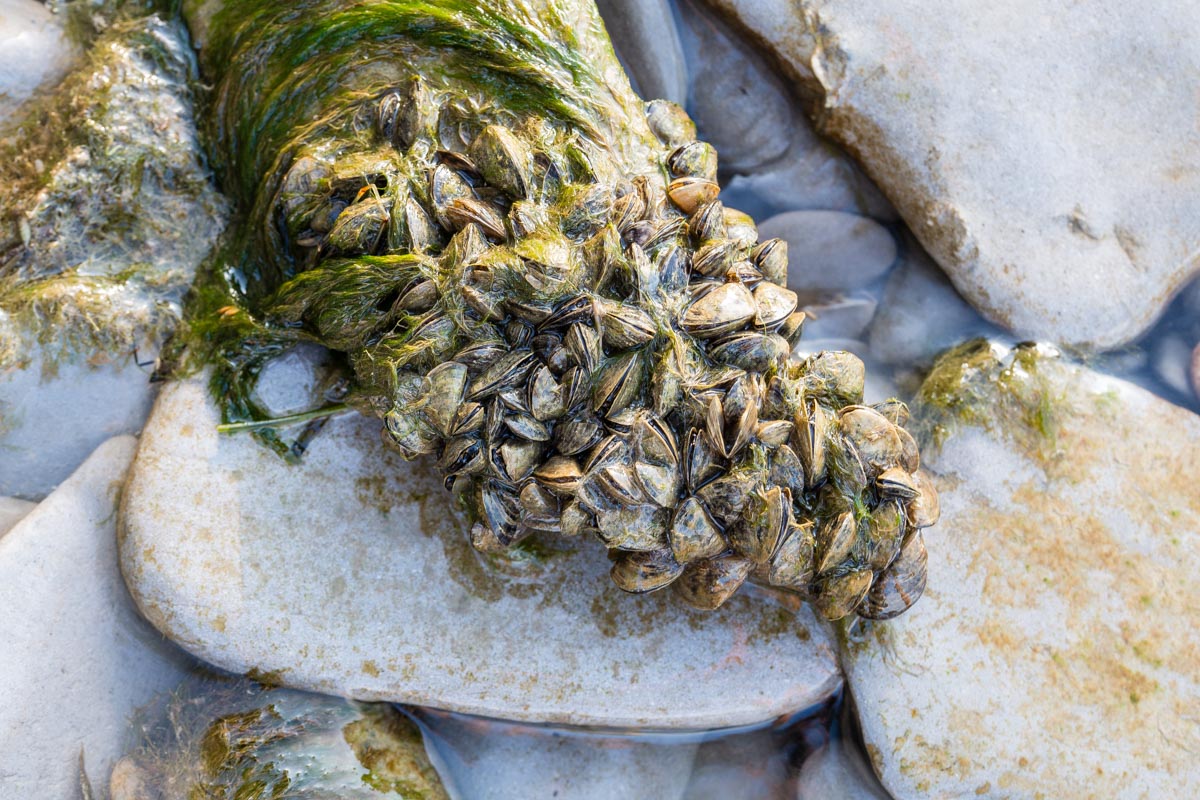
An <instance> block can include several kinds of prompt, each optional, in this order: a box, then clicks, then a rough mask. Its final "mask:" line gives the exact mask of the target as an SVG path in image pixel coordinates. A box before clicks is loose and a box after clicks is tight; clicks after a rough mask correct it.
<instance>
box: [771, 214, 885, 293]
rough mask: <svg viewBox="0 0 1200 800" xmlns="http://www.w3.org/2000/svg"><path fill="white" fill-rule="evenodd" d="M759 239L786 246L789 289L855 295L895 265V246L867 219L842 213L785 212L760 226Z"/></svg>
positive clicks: (879, 228) (879, 226)
mask: <svg viewBox="0 0 1200 800" xmlns="http://www.w3.org/2000/svg"><path fill="white" fill-rule="evenodd" d="M758 231H759V236H760V237H761V238H762V239H763V240H766V239H773V238H780V239H783V240H784V241H786V242H787V243H788V278H787V282H788V288H790V289H792V290H793V291H797V292H799V291H814V290H822V289H824V290H832V289H857V288H859V287H862V286H866V285H867V284H869V283H871V282H872V281H874V280H876V279H877V278H879V277H881V276H882V275H883V274H884V273H886V272H887V271H888V269H889V268H890V267H891V266H892V264H893V262H895V260H896V240H895V239H893V238H892V234H891V233H889V232H888V230H887V228H885V227H883V226H882V225H880V224H879V223H878V222H876V221H874V220H873V219H871V218H870V217H863V216H859V215H857V214H847V213H845V212H841V211H788V212H786V213H783V214H777V215H776V216H774V217H771V218H770V219H767V220H763V222H762V223H760V224H759V226H758Z"/></svg>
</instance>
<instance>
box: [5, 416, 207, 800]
mask: <svg viewBox="0 0 1200 800" xmlns="http://www.w3.org/2000/svg"><path fill="white" fill-rule="evenodd" d="M136 445H137V443H136V441H135V440H134V439H133V437H130V436H120V437H117V438H114V439H111V440H109V441H108V442H106V443H105V444H103V445H102V446H101V447H100V448H99V449H98V450H96V452H95V453H94V454H93V455H92V456H91V457H90V458H89V459H88V460H87V461H85V462H84V464H83V465H82V466H81V467H80V468H79V469H78V470H77V471H76V472H75V474H74V475H72V476H71V477H70V479H68V480H67V481H66V482H64V483H63V485H62V486H60V487H59V488H58V490H57V491H56V492H54V494H52V495H51V496H50V497H48V498H47V499H46V500H45V501H43V502H42V503H41V504H39V505H38V507H37V508H36V509H35V510H34V511H32V512H31V513H30V514H29V515H28V516H27V517H25V519H24V520H22V521H21V522H20V523H19V524H18V525H17V526H16V527H15V528H13V529H12V530H11V531H10V532H9V533H8V534H7V535H5V536H4V537H3V539H0V642H3V646H0V686H3V687H4V697H5V701H4V702H3V703H2V704H0V778H2V780H0V797H4V798H6V800H7V798H13V799H14V800H16V798H29V797H75V796H76V794H77V792H78V787H79V757H80V752H81V750H82V752H83V755H84V759H85V762H86V765H87V770H88V773H89V774H90V775H91V776H92V779H93V785H103V782H102V781H99V780H97V778H98V777H99V776H107V775H108V770H109V769H110V767H111V766H112V763H113V761H114V760H115V759H116V757H117V756H118V755H120V747H121V735H122V733H123V732H124V730H125V725H126V720H127V718H128V717H129V715H130V714H131V713H133V711H134V710H135V709H136V708H138V707H139V706H141V705H143V704H144V703H146V702H147V701H148V700H150V699H151V698H152V697H153V696H154V695H155V694H156V693H158V692H161V691H165V690H167V689H170V688H172V687H174V686H175V685H176V684H177V683H178V682H179V681H180V679H181V677H182V676H183V675H184V673H185V671H186V670H187V669H189V668H190V660H189V659H187V657H186V656H185V654H184V653H183V652H182V651H180V650H178V649H177V648H176V647H174V646H173V645H171V644H170V643H169V642H165V641H163V639H162V636H161V635H160V634H159V633H158V632H157V631H155V630H154V629H153V628H151V627H150V626H149V625H147V624H146V622H145V621H144V620H143V619H142V618H141V617H140V616H138V613H137V610H136V609H135V608H134V605H133V603H132V602H131V600H130V599H129V595H128V593H127V592H126V590H125V585H124V584H123V583H122V582H121V573H120V571H119V569H118V566H117V537H116V516H117V510H116V505H117V499H118V497H119V495H120V491H121V482H122V479H123V477H124V475H125V471H126V468H127V467H128V465H129V462H130V460H131V459H132V457H133V452H134V449H135V447H136Z"/></svg>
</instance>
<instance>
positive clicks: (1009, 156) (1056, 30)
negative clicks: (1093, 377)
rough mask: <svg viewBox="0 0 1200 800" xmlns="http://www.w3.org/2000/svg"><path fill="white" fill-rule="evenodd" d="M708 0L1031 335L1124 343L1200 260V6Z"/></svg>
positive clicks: (955, 273) (955, 271) (1012, 325)
mask: <svg viewBox="0 0 1200 800" xmlns="http://www.w3.org/2000/svg"><path fill="white" fill-rule="evenodd" d="M707 2H708V3H709V5H710V6H712V7H714V8H716V9H717V10H719V11H720V12H722V13H723V14H724V15H725V16H726V17H727V18H728V19H730V20H732V21H733V23H734V24H735V25H736V26H739V27H741V28H742V29H744V30H746V31H748V32H749V33H750V35H751V37H752V38H753V40H754V41H756V42H757V43H758V45H759V46H760V47H761V48H763V49H764V50H765V51H767V52H770V53H772V54H773V55H774V56H775V57H776V60H777V61H778V62H779V63H780V64H781V66H782V67H783V68H784V70H785V72H786V74H787V75H788V77H789V78H790V79H791V80H792V81H794V82H795V84H796V86H797V87H798V90H799V91H800V92H801V93H803V94H805V95H806V96H808V97H810V98H811V99H812V102H811V103H810V104H809V105H808V108H809V110H810V111H811V112H812V114H813V116H814V118H815V123H816V126H817V129H818V130H819V131H821V132H822V133H824V134H826V135H828V136H830V137H831V138H832V139H834V140H835V141H837V142H838V143H840V144H841V145H843V146H844V147H845V148H846V149H847V150H848V151H849V152H850V153H851V154H852V155H853V156H854V157H855V158H857V159H858V160H859V162H860V163H861V164H862V165H863V166H864V167H865V169H866V171H867V172H868V174H870V175H871V177H873V178H874V179H875V180H876V182H877V183H878V184H879V186H880V188H882V189H883V191H884V194H886V195H887V196H888V199H890V200H891V201H892V203H894V204H895V206H896V208H897V209H898V210H899V212H900V214H901V216H902V217H903V218H904V219H905V221H906V222H908V224H909V225H910V226H911V228H912V230H913V232H914V233H915V234H916V236H917V237H918V238H919V239H920V240H921V242H922V244H924V246H925V247H926V249H928V250H929V252H930V253H931V254H932V255H933V257H934V258H935V259H936V260H937V262H938V263H939V264H940V265H941V266H942V267H943V269H945V270H946V272H947V273H948V274H949V275H950V278H951V280H953V281H954V284H955V286H956V287H958V290H959V291H960V292H962V294H963V296H964V297H966V298H967V299H968V300H969V301H970V302H971V304H972V305H974V306H975V307H976V308H978V309H979V310H980V311H982V312H983V314H984V315H985V316H987V317H988V318H989V319H991V320H992V321H993V322H996V323H998V324H1000V325H1001V326H1003V327H1005V328H1007V329H1009V330H1011V331H1012V332H1014V333H1015V334H1016V335H1018V336H1020V337H1024V338H1046V339H1050V340H1054V341H1060V342H1063V343H1069V344H1072V345H1077V346H1081V347H1088V348H1095V349H1108V348H1113V347H1116V346H1119V345H1121V344H1123V343H1125V342H1128V341H1131V340H1132V339H1134V338H1136V337H1137V336H1138V335H1139V334H1140V333H1142V332H1143V331H1145V330H1146V329H1147V328H1149V327H1150V325H1151V324H1152V323H1153V322H1154V320H1155V319H1156V318H1157V317H1158V316H1159V314H1160V313H1161V312H1162V310H1163V309H1164V308H1165V307H1166V305H1167V303H1168V301H1169V300H1170V298H1171V296H1172V294H1173V293H1174V292H1175V291H1177V290H1178V289H1179V288H1180V287H1181V286H1183V284H1184V283H1186V282H1187V280H1188V279H1189V278H1190V277H1191V276H1193V275H1195V274H1197V271H1198V270H1200V258H1198V257H1197V253H1198V252H1200V126H1197V125H1196V119H1197V117H1198V116H1200V95H1197V94H1196V92H1195V91H1194V80H1193V76H1194V75H1195V74H1197V72H1198V71H1200V16H1198V15H1196V14H1191V13H1180V8H1179V5H1178V3H1174V2H1171V0H1150V2H1147V3H1138V4H1130V3H1125V2H1119V0H1086V2H1083V3H1075V4H1069V5H1066V4H1057V5H1053V6H1048V5H1047V4H1045V3H1041V2H1038V1H1037V0H1014V2H1007V3H985V2H971V3H967V4H964V3H961V2H952V1H951V0H901V2H893V3H888V4H887V5H886V6H880V5H878V4H873V3H860V2H851V0H799V1H798V2H793V0H707Z"/></svg>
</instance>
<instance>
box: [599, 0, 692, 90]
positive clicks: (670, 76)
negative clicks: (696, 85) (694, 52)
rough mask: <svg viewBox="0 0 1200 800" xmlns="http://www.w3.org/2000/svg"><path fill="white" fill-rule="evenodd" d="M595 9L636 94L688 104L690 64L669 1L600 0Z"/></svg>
mask: <svg viewBox="0 0 1200 800" xmlns="http://www.w3.org/2000/svg"><path fill="white" fill-rule="evenodd" d="M596 7H597V8H598V9H600V16H601V17H602V18H603V19H604V27H605V28H607V29H608V35H609V37H610V38H611V39H612V42H613V49H615V50H616V51H617V57H618V58H619V59H620V60H621V64H622V65H623V66H624V67H625V70H626V72H628V73H629V77H630V79H631V82H632V83H633V88H634V91H636V92H637V93H638V94H639V95H641V96H642V98H643V99H645V100H670V101H671V102H672V103H678V104H679V105H681V106H682V105H684V104H685V103H687V92H688V71H687V61H686V60H685V58H684V55H683V44H682V43H681V42H680V41H679V31H678V30H677V29H676V27H675V17H674V15H673V14H672V12H671V4H670V2H669V0H597V2H596Z"/></svg>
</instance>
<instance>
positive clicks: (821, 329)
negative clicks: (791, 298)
mask: <svg viewBox="0 0 1200 800" xmlns="http://www.w3.org/2000/svg"><path fill="white" fill-rule="evenodd" d="M878 306H879V303H878V301H877V300H876V299H875V298H874V297H873V296H871V294H870V293H868V292H854V293H851V294H849V295H842V294H836V295H832V296H831V295H825V294H821V295H818V296H816V297H814V298H813V299H811V300H810V299H808V298H806V297H804V296H801V299H800V310H801V311H803V312H804V313H805V314H806V315H807V316H806V317H805V318H804V336H806V337H808V338H810V339H863V338H865V337H864V334H865V333H866V332H867V327H868V326H869V325H870V324H871V319H872V318H873V317H874V316H875V310H876V309H877V308H878Z"/></svg>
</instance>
